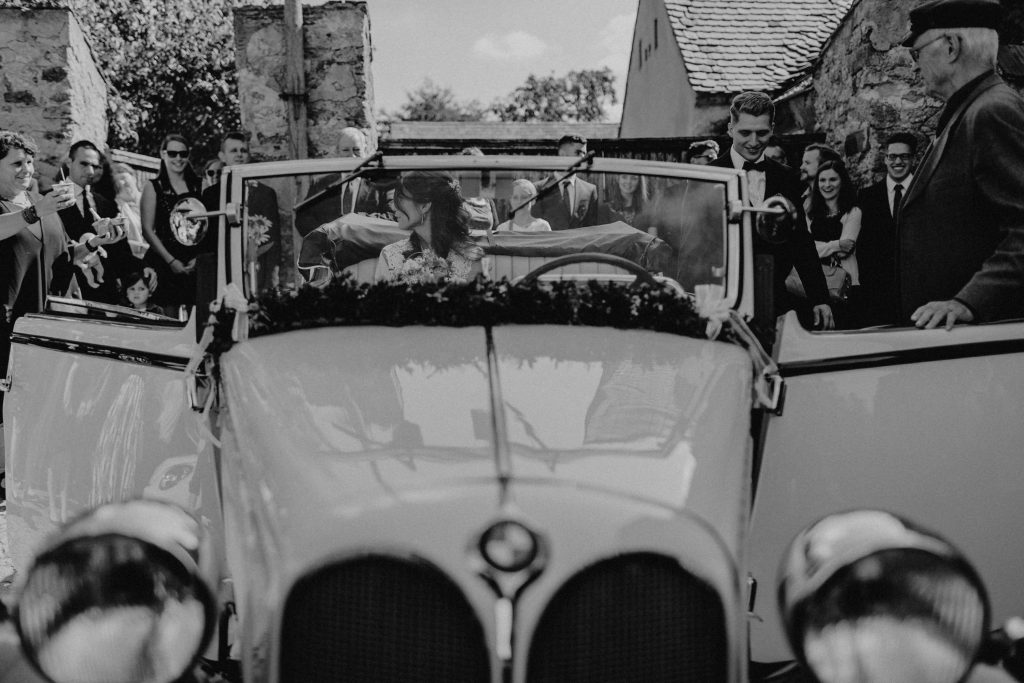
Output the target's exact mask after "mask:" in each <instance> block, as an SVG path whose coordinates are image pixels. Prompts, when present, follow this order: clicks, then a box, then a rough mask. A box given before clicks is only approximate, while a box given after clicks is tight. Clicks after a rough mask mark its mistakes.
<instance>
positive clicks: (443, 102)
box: [384, 67, 618, 122]
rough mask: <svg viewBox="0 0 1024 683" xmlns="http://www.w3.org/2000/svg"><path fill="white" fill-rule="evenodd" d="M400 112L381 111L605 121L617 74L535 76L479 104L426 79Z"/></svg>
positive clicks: (428, 117) (416, 116)
mask: <svg viewBox="0 0 1024 683" xmlns="http://www.w3.org/2000/svg"><path fill="white" fill-rule="evenodd" d="M406 98H407V100H406V102H405V104H403V105H402V106H401V107H400V108H399V110H398V111H396V112H393V113H390V114H389V113H385V114H384V116H385V117H388V118H394V119H398V120H400V121H481V120H485V119H489V120H495V119H496V120H499V121H564V122H574V121H603V120H604V119H605V111H604V110H605V107H606V106H607V105H609V104H615V103H617V102H618V98H617V97H616V95H615V75H614V74H613V73H612V70H611V69H610V68H608V67H605V68H603V69H584V70H582V71H570V72H569V73H568V74H566V75H565V76H561V77H558V76H554V75H552V76H535V75H533V74H530V76H529V77H528V78H527V79H526V82H525V83H523V84H522V85H520V86H519V87H517V88H516V89H515V90H513V91H512V92H511V93H510V94H509V95H508V96H507V97H504V98H499V99H497V100H495V101H494V103H492V104H491V105H490V106H489V107H487V108H486V109H485V108H482V107H481V106H480V104H479V103H478V102H477V101H476V100H473V101H471V102H466V103H463V102H458V101H457V100H456V99H455V94H454V93H453V92H452V89H451V88H449V87H446V86H440V85H437V84H435V83H434V82H433V81H431V80H430V79H429V78H428V79H426V80H425V81H424V82H423V85H421V86H420V87H419V88H417V89H416V90H414V91H413V92H407V93H406Z"/></svg>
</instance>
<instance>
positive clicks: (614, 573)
mask: <svg viewBox="0 0 1024 683" xmlns="http://www.w3.org/2000/svg"><path fill="white" fill-rule="evenodd" d="M727 652H728V647H727V639H726V630H725V616H724V613H723V610H722V602H721V600H720V599H719V598H718V595H717V593H716V592H715V591H714V590H713V589H712V588H711V587H710V586H708V585H707V584H705V583H704V582H703V581H700V580H698V579H697V578H695V577H694V576H693V575H691V574H690V573H688V572H687V571H686V570H684V569H683V568H682V567H681V566H680V565H679V563H678V562H676V561H675V560H673V559H671V558H668V557H665V556H662V555H654V554H647V553H643V554H640V553H638V554H629V555H622V556H619V557H615V558H612V559H609V560H604V561H601V562H599V563H597V564H595V565H593V566H591V567H588V568H587V569H585V570H583V571H582V572H580V573H579V574H576V575H575V576H574V577H573V578H571V579H570V580H569V581H567V582H566V584H565V585H564V586H562V588H560V589H559V591H558V592H557V593H556V594H555V596H554V598H553V599H552V600H551V602H550V603H549V604H548V606H547V608H546V609H545V611H544V614H543V615H542V616H541V620H540V623H539V624H538V626H537V629H536V631H535V633H534V635H533V640H532V643H531V645H530V653H529V665H528V667H527V680H528V681H529V683H546V682H547V681H551V682H554V681H643V682H644V683H658V682H660V681H700V682H701V683H707V682H715V681H724V680H726V675H727V673H726V672H727V670H728V661H727Z"/></svg>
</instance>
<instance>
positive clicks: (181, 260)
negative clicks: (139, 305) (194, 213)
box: [140, 133, 204, 310]
mask: <svg viewBox="0 0 1024 683" xmlns="http://www.w3.org/2000/svg"><path fill="white" fill-rule="evenodd" d="M188 156H189V144H188V141H187V140H186V139H185V138H184V136H182V135H180V134H178V133H171V134H170V135H167V136H165V137H164V139H163V141H162V142H161V143H160V172H159V173H158V174H157V177H156V178H154V179H152V180H150V181H149V182H148V183H146V186H145V188H143V190H142V199H141V202H140V213H141V215H142V234H143V236H144V237H145V238H146V241H147V242H149V250H148V251H147V252H146V262H147V263H148V264H149V265H150V266H152V267H153V268H155V269H156V271H157V275H158V277H159V279H160V283H161V287H160V288H159V289H158V290H157V292H156V297H155V298H156V302H157V303H158V304H160V305H162V306H164V308H165V310H166V309H169V308H173V307H177V306H182V305H190V304H192V303H194V300H195V286H196V276H195V264H196V256H197V255H198V254H199V253H201V252H202V251H203V249H204V246H203V245H202V244H196V245H186V244H182V243H181V242H180V241H179V240H178V239H177V238H176V237H175V236H174V234H173V233H172V231H171V212H172V211H173V210H174V207H175V205H176V204H177V203H178V202H180V201H182V200H186V199H194V200H195V203H196V206H197V207H199V208H201V207H202V203H201V202H200V201H199V198H200V191H201V187H202V182H201V181H200V179H199V176H198V175H196V172H195V171H194V170H193V169H192V165H191V164H190V163H189V160H188Z"/></svg>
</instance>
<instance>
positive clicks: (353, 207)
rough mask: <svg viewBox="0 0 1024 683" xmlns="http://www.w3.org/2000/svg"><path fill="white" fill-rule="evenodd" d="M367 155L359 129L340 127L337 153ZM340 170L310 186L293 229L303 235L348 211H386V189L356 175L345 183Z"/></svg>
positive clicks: (371, 213)
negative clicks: (341, 181)
mask: <svg viewBox="0 0 1024 683" xmlns="http://www.w3.org/2000/svg"><path fill="white" fill-rule="evenodd" d="M368 154H370V149H369V145H368V143H367V140H366V135H365V134H364V133H363V131H361V130H359V129H358V128H354V127H352V126H349V127H347V128H342V129H341V133H339V134H338V156H340V157H357V158H361V157H365V156H367V155H368ZM343 177H344V175H343V174H341V173H329V174H327V175H325V176H323V177H322V178H318V179H317V180H316V181H315V182H313V184H311V185H310V186H309V192H307V193H306V197H305V199H303V202H308V203H305V204H301V203H300V206H299V207H298V208H297V210H296V212H295V229H296V230H298V231H299V234H300V235H302V236H303V237H305V236H306V235H307V234H309V233H310V232H311V231H313V230H314V229H316V228H317V227H319V226H321V225H323V224H324V223H330V222H331V221H333V220H335V219H337V218H340V217H341V216H344V215H345V214H349V213H358V214H364V215H374V216H384V215H388V214H389V208H388V202H387V196H386V189H385V188H383V187H380V186H378V185H377V184H375V183H373V182H372V181H370V180H369V179H367V178H356V179H355V180H351V181H349V182H348V183H345V184H344V185H339V184H338V180H340V179H341V178H343Z"/></svg>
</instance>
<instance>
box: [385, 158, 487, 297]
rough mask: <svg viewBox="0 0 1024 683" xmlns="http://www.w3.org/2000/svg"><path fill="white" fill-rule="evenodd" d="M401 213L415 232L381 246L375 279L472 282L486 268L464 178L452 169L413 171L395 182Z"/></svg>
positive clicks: (404, 224) (405, 227) (402, 226)
mask: <svg viewBox="0 0 1024 683" xmlns="http://www.w3.org/2000/svg"><path fill="white" fill-rule="evenodd" d="M394 201H395V217H396V219H397V221H398V227H399V228H400V229H402V230H407V231H409V237H407V238H406V239H403V240H401V241H399V242H395V243H394V244H389V245H388V246H386V247H384V249H382V250H381V253H380V258H379V259H378V260H377V272H376V274H375V279H376V280H378V281H381V280H388V281H398V282H405V283H412V282H432V281H437V280H451V281H453V282H466V281H469V280H471V279H473V278H474V277H476V275H477V274H479V273H480V270H481V268H480V259H481V258H482V257H483V252H482V250H481V249H480V248H479V247H477V246H476V245H475V244H473V243H472V241H471V240H470V238H469V225H470V216H469V212H468V210H467V209H466V206H465V201H464V199H463V197H462V193H461V192H460V191H459V182H458V180H456V179H455V177H454V176H452V175H451V174H450V173H448V172H446V171H407V172H405V173H403V174H402V175H401V177H400V178H399V180H398V185H397V186H396V188H395V200H394Z"/></svg>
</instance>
